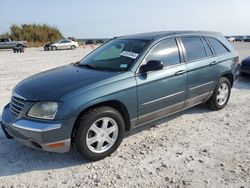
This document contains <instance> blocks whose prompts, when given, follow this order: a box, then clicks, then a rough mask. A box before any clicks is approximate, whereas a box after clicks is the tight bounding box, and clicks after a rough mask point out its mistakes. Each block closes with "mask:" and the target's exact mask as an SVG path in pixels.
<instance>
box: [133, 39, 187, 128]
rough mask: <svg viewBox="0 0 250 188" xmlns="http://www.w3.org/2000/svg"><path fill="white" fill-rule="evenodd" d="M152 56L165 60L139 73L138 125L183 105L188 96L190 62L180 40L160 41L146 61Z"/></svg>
mask: <svg viewBox="0 0 250 188" xmlns="http://www.w3.org/2000/svg"><path fill="white" fill-rule="evenodd" d="M150 60H157V61H161V62H163V64H164V67H163V69H161V70H157V71H149V72H147V73H144V74H140V73H138V74H137V75H136V81H137V92H138V125H139V124H143V123H146V122H148V121H151V120H154V119H158V118H161V117H163V116H166V115H168V114H171V113H173V112H176V111H178V110H180V109H182V108H183V107H184V102H185V99H186V93H187V91H186V90H187V73H186V72H187V66H186V64H185V63H182V62H181V58H180V52H179V47H178V44H177V40H176V39H175V38H169V39H166V40H164V41H161V42H159V43H157V44H156V45H155V46H154V47H153V49H152V50H151V51H150V52H149V53H148V55H147V56H146V58H145V60H144V61H143V62H144V63H146V62H149V61H150ZM142 64H143V63H142Z"/></svg>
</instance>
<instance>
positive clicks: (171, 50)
mask: <svg viewBox="0 0 250 188" xmlns="http://www.w3.org/2000/svg"><path fill="white" fill-rule="evenodd" d="M151 60H158V61H161V62H163V64H164V66H171V65H175V64H179V63H180V55H179V50H178V47H177V44H176V40H175V38H170V39H166V40H164V41H162V42H160V43H158V44H157V45H156V46H155V47H154V48H153V50H152V51H151V52H150V53H149V54H148V56H147V57H146V61H147V62H149V61H151Z"/></svg>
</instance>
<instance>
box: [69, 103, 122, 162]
mask: <svg viewBox="0 0 250 188" xmlns="http://www.w3.org/2000/svg"><path fill="white" fill-rule="evenodd" d="M124 127H125V123H124V119H123V117H122V115H121V114H120V113H119V112H118V111H117V110H116V109H114V108H111V107H108V106H103V107H97V108H95V109H92V110H90V111H88V112H87V113H84V114H83V115H82V116H81V117H80V118H79V119H78V121H77V125H76V129H75V131H74V135H73V141H74V144H75V146H76V149H77V151H78V152H79V153H80V154H81V155H82V156H83V157H84V158H85V159H87V160H89V161H97V160H100V159H103V158H105V157H107V156H109V155H111V154H112V153H113V152H114V151H115V150H116V149H117V148H118V147H119V145H120V143H121V142H122V140H123V137H124V130H125V129H124Z"/></svg>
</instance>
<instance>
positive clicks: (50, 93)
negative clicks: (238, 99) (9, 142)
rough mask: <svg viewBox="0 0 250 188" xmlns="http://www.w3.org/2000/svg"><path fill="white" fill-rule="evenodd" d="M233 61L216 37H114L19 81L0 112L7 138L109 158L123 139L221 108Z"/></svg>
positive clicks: (230, 52) (221, 39)
mask: <svg viewBox="0 0 250 188" xmlns="http://www.w3.org/2000/svg"><path fill="white" fill-rule="evenodd" d="M237 67H238V54H237V52H236V51H235V50H234V48H233V47H232V45H231V44H230V43H229V42H228V41H227V40H226V39H225V37H223V36H222V35H221V34H219V33H214V32H191V31H190V32H187V31H183V32H180V31H177V32H154V33H144V34H137V35H128V36H123V37H118V38H114V39H113V40H110V41H109V42H106V43H105V44H103V45H102V46H101V47H99V48H97V49H96V50H95V51H93V52H92V53H90V54H89V55H87V56H85V57H84V58H83V59H82V60H81V61H79V62H77V63H75V64H70V65H67V66H62V67H59V68H56V69H52V70H49V71H46V72H42V73H40V74H37V75H35V76H32V77H30V78H27V79H25V80H23V81H22V82H20V83H19V84H18V85H17V86H16V87H15V88H14V89H13V94H12V97H11V101H10V103H9V104H7V105H6V106H5V107H4V109H3V114H2V122H1V124H2V128H3V131H4V133H5V134H6V136H7V137H8V138H13V137H14V138H16V139H17V140H19V141H21V142H22V143H24V144H25V145H27V146H30V147H34V148H37V149H42V150H46V151H52V152H61V153H62V152H67V151H69V149H70V147H71V145H73V146H74V147H75V148H76V149H77V151H78V152H79V153H80V154H81V155H82V156H83V157H85V158H86V159H88V160H91V161H95V160H99V159H102V158H104V157H106V156H109V155H110V154H111V153H113V152H114V151H115V150H116V149H117V148H118V146H119V145H120V143H121V141H122V139H123V137H124V135H126V134H128V133H130V131H133V130H134V129H137V128H138V127H140V126H143V125H146V124H149V123H150V122H152V121H154V120H158V119H161V118H163V117H165V116H168V115H170V114H173V113H175V112H179V111H182V110H185V109H187V108H190V107H193V106H195V105H197V104H200V103H207V104H208V105H209V107H210V108H211V109H213V110H220V109H222V108H224V107H225V106H226V105H227V103H228V100H229V98H230V93H231V88H232V87H233V84H234V81H235V80H237V75H236V74H237Z"/></svg>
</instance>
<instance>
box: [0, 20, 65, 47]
mask: <svg viewBox="0 0 250 188" xmlns="http://www.w3.org/2000/svg"><path fill="white" fill-rule="evenodd" d="M1 37H9V38H11V39H12V40H25V41H28V42H29V43H47V42H51V41H56V40H58V39H61V38H63V35H62V34H61V32H60V31H59V29H57V28H56V27H51V26H49V25H47V24H42V25H41V24H23V25H16V24H14V25H12V26H11V27H10V31H9V32H7V33H4V34H2V35H1Z"/></svg>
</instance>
